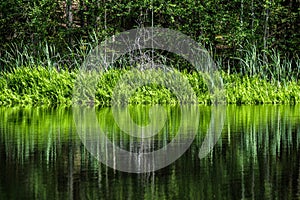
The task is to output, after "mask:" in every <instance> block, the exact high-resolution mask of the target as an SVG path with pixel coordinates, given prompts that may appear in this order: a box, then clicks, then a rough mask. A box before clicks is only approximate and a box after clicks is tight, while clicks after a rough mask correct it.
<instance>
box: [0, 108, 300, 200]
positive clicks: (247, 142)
mask: <svg viewBox="0 0 300 200" xmlns="http://www.w3.org/2000/svg"><path fill="white" fill-rule="evenodd" d="M166 110H167V113H168V120H167V122H166V127H165V128H164V129H163V130H162V131H161V133H160V134H158V135H157V136H156V137H155V138H154V139H153V141H154V142H153V149H159V148H162V147H163V146H164V145H166V144H167V143H168V142H170V140H171V139H172V137H174V133H176V129H177V128H178V127H179V124H180V108H179V107H176V106H173V107H172V106H166ZM148 111H149V108H148V107H147V106H136V107H134V106H133V107H131V108H130V112H131V116H132V118H133V119H134V120H135V121H136V122H137V123H139V124H141V125H145V124H147V123H149V119H148V115H147V114H145V113H147V112H148ZM199 111H200V112H201V117H200V119H199V130H198V132H197V133H196V137H195V140H194V142H193V143H192V145H191V147H190V148H189V149H188V150H187V151H186V152H185V153H184V154H183V156H182V157H181V158H180V159H178V160H177V161H175V162H174V163H173V164H171V165H169V166H168V167H165V168H163V169H160V170H158V171H155V172H151V173H142V174H130V173H125V172H120V171H117V170H114V169H112V168H109V167H107V166H106V165H104V164H102V163H99V162H98V161H97V159H95V158H94V157H93V156H92V155H91V154H90V152H89V151H87V150H86V148H85V146H84V145H83V143H82V141H81V140H80V137H79V136H78V135H77V132H76V127H75V124H74V120H73V116H72V110H71V109H67V108H51V109H50V108H1V109H0V199H46V198H47V199H242V198H245V199H299V198H300V159H299V158H300V157H299V156H300V152H299V145H300V106H274V105H272V106H228V107H227V108H226V113H227V114H226V119H225V124H224V127H223V131H222V135H221V138H220V139H219V140H218V142H217V144H216V145H215V146H214V148H213V151H211V152H210V153H209V155H208V156H206V157H205V158H204V159H201V160H200V159H199V158H198V154H199V149H200V147H201V144H202V142H203V140H204V138H205V135H206V131H207V129H208V126H209V123H210V120H211V119H210V116H211V108H210V107H209V106H200V107H199ZM97 116H98V119H99V121H101V123H102V124H104V127H103V128H104V129H105V130H106V131H107V133H108V136H109V138H110V139H111V140H112V141H113V142H114V143H115V144H118V145H119V146H120V147H122V148H124V149H127V150H132V151H138V149H139V148H138V145H139V141H138V140H136V139H133V138H131V137H130V136H128V135H126V134H124V133H123V132H122V131H121V130H120V128H119V127H118V125H117V124H116V123H115V122H114V120H113V116H112V112H111V109H110V108H101V109H97Z"/></svg>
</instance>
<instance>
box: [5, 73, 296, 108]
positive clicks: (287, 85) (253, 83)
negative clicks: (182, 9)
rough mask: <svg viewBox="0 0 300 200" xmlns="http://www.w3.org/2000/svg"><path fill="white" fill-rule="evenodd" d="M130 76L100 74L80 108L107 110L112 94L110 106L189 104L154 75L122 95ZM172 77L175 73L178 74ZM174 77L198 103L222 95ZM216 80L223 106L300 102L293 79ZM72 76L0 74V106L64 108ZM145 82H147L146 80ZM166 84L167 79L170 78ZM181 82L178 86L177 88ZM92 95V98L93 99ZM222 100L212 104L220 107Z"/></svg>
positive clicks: (196, 79)
mask: <svg viewBox="0 0 300 200" xmlns="http://www.w3.org/2000/svg"><path fill="white" fill-rule="evenodd" d="M131 73H132V71H128V70H125V69H123V70H115V69H111V70H109V71H108V72H105V73H103V74H102V76H100V79H99V80H98V83H97V84H96V85H97V87H96V89H95V93H94V94H92V93H91V94H89V93H90V91H88V92H87V93H85V94H88V95H87V96H86V98H84V99H85V100H84V102H81V103H84V104H85V103H90V102H91V101H94V102H93V103H94V104H96V105H110V104H111V101H112V95H113V92H115V93H114V94H115V95H116V96H115V98H116V99H118V101H120V102H116V103H126V102H127V103H129V104H157V103H159V104H177V103H178V102H182V103H184V102H186V101H189V98H190V97H186V96H185V94H188V91H187V90H186V89H188V88H189V87H187V88H185V87H183V88H181V86H182V85H178V88H176V87H175V88H173V89H172V88H166V87H164V85H163V84H162V83H163V82H160V81H159V79H157V78H158V77H157V76H153V77H152V78H153V81H152V82H149V84H146V85H143V86H141V87H138V88H137V89H136V90H135V91H134V92H133V93H126V92H127V91H129V90H128V86H130V82H122V81H124V74H126V75H128V76H131V75H130V74H131ZM177 73H178V74H179V72H177ZM134 74H135V73H133V75H134ZM180 74H181V75H182V77H183V79H185V80H187V81H188V82H187V83H189V84H190V86H191V88H192V89H193V91H194V93H195V95H196V96H197V98H198V102H199V103H200V104H211V103H212V102H214V98H218V97H214V95H219V94H218V92H222V91H215V94H214V95H212V94H210V92H209V90H208V87H207V84H206V82H205V81H204V80H205V79H204V78H203V76H202V75H201V74H199V73H197V72H193V73H187V72H180ZM135 75H136V74H135ZM152 75H153V74H152ZM221 76H222V78H223V84H224V91H223V92H225V94H224V95H225V96H226V99H225V100H224V101H226V102H227V103H228V104H294V103H297V102H300V93H299V91H300V84H299V82H298V81H297V79H296V78H295V77H290V78H288V79H287V78H286V79H281V80H286V81H281V80H280V81H277V79H274V80H273V79H271V80H273V81H269V80H268V79H266V78H265V79H264V78H262V77H260V76H258V75H255V76H249V75H243V76H242V75H238V74H231V75H230V74H226V73H225V72H222V73H221ZM76 77H77V73H76V71H72V72H69V71H67V70H62V69H61V70H60V72H58V71H57V70H56V69H54V68H49V69H46V68H43V67H23V68H17V69H14V70H13V71H12V72H2V73H1V77H0V104H1V105H65V106H70V105H71V103H72V95H73V89H74V83H75V79H76ZM121 77H123V79H121ZM166 77H168V75H166ZM148 78H149V80H150V79H151V77H150V75H149V77H148ZM148 78H147V80H148ZM160 78H161V77H160ZM275 78H276V76H275ZM169 79H170V80H171V78H168V80H169ZM120 80H121V83H120V82H119V81H120ZM161 81H163V80H161ZM183 82H184V81H180V83H183ZM117 83H118V88H117V86H116V85H117ZM177 83H178V82H177ZM128 84H129V85H128ZM130 87H131V86H130ZM116 88H117V89H116ZM174 91H175V93H174ZM178 91H179V92H178ZM176 92H177V94H176ZM92 95H94V96H95V99H93V96H92ZM118 95H121V96H118ZM122 95H123V96H122ZM185 98H188V99H185ZM75 100H76V98H75ZM221 100H222V99H221ZM222 101H223V100H222ZM222 101H220V102H218V103H222Z"/></svg>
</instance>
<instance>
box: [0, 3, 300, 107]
mask: <svg viewBox="0 0 300 200" xmlns="http://www.w3.org/2000/svg"><path fill="white" fill-rule="evenodd" d="M299 8H300V2H299V1H297V0H272V1H270V0H264V1H258V0H251V1H244V0H234V1H226V0H217V1H211V0H204V1H192V0H186V1H170V0H168V1H161V0H145V1H137V2H135V1H127V0H126V1H106V0H55V1H50V0H43V1H40V0H32V1H25V0H16V1H13V0H7V1H3V2H1V3H0V16H1V20H0V70H1V77H0V90H1V96H0V102H1V104H2V105H14V104H28V103H30V104H47V105H48V104H64V105H70V103H71V98H72V97H71V96H72V91H73V90H72V89H73V84H74V80H75V77H76V71H77V69H78V67H79V66H80V65H81V64H82V61H83V60H84V58H85V56H86V55H87V54H88V52H89V51H90V50H91V49H92V48H93V47H95V46H96V45H98V44H99V43H100V42H101V41H103V40H104V39H105V38H106V37H107V36H111V35H113V34H117V33H119V32H122V31H124V30H128V29H132V28H136V27H147V26H160V27H167V28H171V29H175V30H178V31H181V32H183V33H185V34H187V35H188V36H190V37H192V38H193V39H194V40H196V41H197V42H199V43H201V44H203V45H204V46H205V47H206V48H208V49H209V51H210V52H211V54H212V56H213V58H214V59H215V60H216V61H217V63H218V66H219V69H220V71H222V74H223V78H224V83H225V85H224V86H225V89H226V97H227V102H228V103H238V104H244V103H246V104H254V103H255V104H257V103H295V102H297V101H299V94H298V93H299V92H298V91H299V89H298V88H299V83H298V81H297V79H298V76H299V72H300V61H299V50H300V49H299V46H300V35H299V34H300V33H299V31H298V30H299V28H300V27H299V24H300V11H299ZM171 59H175V60H176V59H177V57H171ZM175 63H176V66H175V67H176V68H177V69H179V70H181V71H182V72H183V74H184V76H185V77H187V79H188V80H189V81H190V83H191V85H192V87H193V89H194V90H195V92H196V93H197V95H198V99H199V102H200V103H210V102H211V96H210V95H209V94H208V93H207V90H205V84H204V83H203V81H201V76H199V74H198V73H196V72H194V71H193V70H192V69H190V67H189V66H188V65H187V63H185V62H182V61H181V60H178V62H175ZM125 64H127V65H129V64H128V63H125ZM126 67H127V66H121V67H120V66H119V69H118V70H121V71H118V70H116V71H115V70H112V71H110V72H108V74H107V75H105V76H104V79H105V77H110V76H111V77H112V78H113V79H115V80H114V81H110V82H107V80H108V79H107V80H106V81H104V80H103V81H102V83H101V84H99V89H98V90H97V94H96V102H95V103H96V104H99V105H100V104H101V105H103V104H104V105H108V104H109V103H110V100H111V89H112V88H113V86H114V85H113V83H114V82H116V81H117V79H118V78H119V76H120V74H121V73H122V70H124V69H123V68H126ZM120 68H122V69H120ZM110 80H111V79H110ZM203 84H204V85H203ZM152 90H153V91H152ZM150 93H151V95H150ZM142 96H143V98H142ZM130 102H131V103H174V102H175V99H174V95H172V94H171V93H170V92H169V91H167V90H164V89H161V88H157V86H153V85H152V86H146V87H144V88H140V89H139V90H138V91H137V92H136V94H135V96H134V97H132V98H131V100H130Z"/></svg>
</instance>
